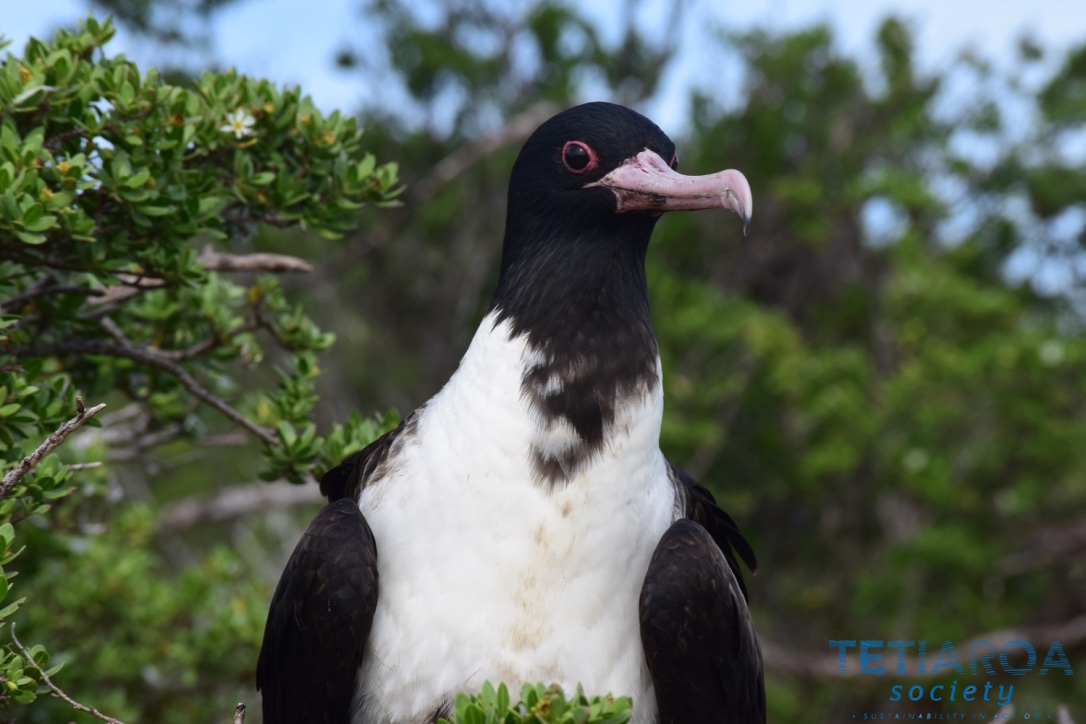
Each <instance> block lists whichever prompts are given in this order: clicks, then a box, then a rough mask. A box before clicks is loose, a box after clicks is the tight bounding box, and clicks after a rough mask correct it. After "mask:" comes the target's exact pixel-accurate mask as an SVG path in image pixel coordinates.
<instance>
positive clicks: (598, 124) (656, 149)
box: [509, 103, 754, 233]
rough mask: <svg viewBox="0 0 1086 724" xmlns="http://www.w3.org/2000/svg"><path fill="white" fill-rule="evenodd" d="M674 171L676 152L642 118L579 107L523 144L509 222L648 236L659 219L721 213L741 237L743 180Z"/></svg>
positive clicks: (746, 201)
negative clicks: (625, 229) (630, 229)
mask: <svg viewBox="0 0 1086 724" xmlns="http://www.w3.org/2000/svg"><path fill="white" fill-rule="evenodd" d="M677 166H678V155H677V153H676V150H675V144H674V143H673V142H672V141H671V139H670V138H668V137H667V135H666V134H665V133H664V132H663V131H661V130H660V128H659V127H658V126H657V125H656V124H655V123H653V122H652V121H650V120H649V119H648V118H645V117H644V116H642V115H641V114H640V113H637V112H636V111H632V110H630V109H629V108H625V107H623V106H619V105H615V104H613V103H585V104H584V105H580V106H576V107H574V108H570V109H568V110H566V111H563V112H561V113H559V114H558V115H556V116H554V117H553V118H551V119H550V120H548V121H546V122H545V123H543V125H541V126H540V127H539V128H538V129H537V130H536V131H535V132H534V133H533V134H532V135H531V137H530V138H529V139H528V141H527V142H526V143H525V144H524V148H523V149H521V152H520V155H519V156H518V158H517V161H516V163H515V164H514V166H513V174H512V178H511V179H510V183H509V218H510V221H511V222H513V221H514V220H518V221H523V222H525V223H528V222H535V223H542V225H544V226H545V227H548V228H554V227H555V226H561V225H562V224H563V223H564V224H567V225H573V224H576V225H579V226H580V228H589V227H595V226H598V225H602V226H614V225H618V226H627V225H630V224H633V225H643V226H647V228H648V229H649V231H651V228H652V226H653V225H654V223H655V220H656V219H657V218H658V217H659V216H660V215H661V214H662V213H663V212H665V211H680V210H697V209H712V208H727V209H731V210H732V211H734V212H735V213H737V214H739V216H740V217H741V218H742V219H743V224H744V233H745V232H746V230H747V228H748V227H749V224H750V216H751V213H752V211H753V207H754V203H753V198H752V196H751V192H750V185H749V184H748V183H747V180H746V178H745V177H744V176H743V174H742V173H740V172H739V171H735V170H731V169H729V170H727V171H720V172H719V173H714V174H711V175H708V176H685V175H683V174H680V173H679V172H678V171H677V170H676V168H677ZM540 217H542V218H540Z"/></svg>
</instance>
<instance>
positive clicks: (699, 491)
mask: <svg viewBox="0 0 1086 724" xmlns="http://www.w3.org/2000/svg"><path fill="white" fill-rule="evenodd" d="M667 468H668V475H669V476H670V477H671V482H672V483H674V485H675V488H676V490H677V491H678V493H679V495H680V496H681V497H682V498H683V499H684V500H685V502H686V517H687V518H689V519H690V520H693V521H697V522H698V523H700V524H701V527H702V528H704V529H705V530H707V531H708V532H709V535H711V536H712V537H713V540H714V541H716V544H717V545H718V546H720V550H721V552H722V553H723V554H724V558H725V559H726V560H727V561H728V567H729V568H731V569H732V573H734V574H735V580H736V581H738V582H739V588H740V589H741V590H742V591H743V598H744V600H745V599H746V597H747V585H746V583H744V582H743V572H742V571H741V570H739V560H737V558H736V557H737V556H738V558H739V559H742V561H743V563H745V564H746V565H747V568H748V569H749V570H750V572H751V573H757V572H758V557H757V556H755V555H754V549H753V548H751V547H750V543H748V542H747V539H746V538H744V537H743V534H742V533H741V532H740V530H739V526H738V525H736V523H735V521H734V520H732V517H731V516H730V515H728V514H727V513H726V512H724V509H723V508H721V507H720V506H719V505H717V502H716V498H714V497H713V494H712V493H710V492H709V490H708V489H707V488H706V487H705V486H704V485H702V484H701V483H699V482H698V481H697V480H694V478H692V477H690V475H689V474H688V473H687V472H686V471H685V470H683V469H682V468H680V467H679V466H678V465H676V464H675V463H673V462H671V461H670V460H669V461H668V463H667Z"/></svg>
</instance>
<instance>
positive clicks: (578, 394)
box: [491, 215, 659, 485]
mask: <svg viewBox="0 0 1086 724" xmlns="http://www.w3.org/2000/svg"><path fill="white" fill-rule="evenodd" d="M577 221H579V220H577V219H571V218H570V217H569V215H566V216H555V215H540V216H536V217H534V223H533V219H532V218H529V219H527V220H523V217H522V221H521V223H520V225H519V226H510V227H509V228H508V229H507V231H506V243H505V249H504V251H503V255H502V271H501V280H500V281H499V284H498V290H497V292H496V293H495V295H494V301H493V302H492V303H491V311H493V312H496V314H497V316H496V323H498V322H501V321H503V320H505V319H508V320H509V321H510V323H511V325H512V336H514V337H516V336H520V335H522V334H523V335H527V338H528V343H529V345H530V346H531V348H532V349H533V350H534V351H536V352H538V353H540V354H541V356H542V361H541V362H540V363H539V364H537V365H536V366H534V367H532V368H531V369H528V370H526V372H525V375H524V379H523V382H522V391H523V394H524V395H525V398H526V399H528V400H529V401H530V402H531V404H532V405H533V407H534V408H535V409H536V411H537V412H538V413H539V415H540V417H541V423H542V424H543V426H544V427H549V426H551V425H553V424H557V423H559V422H561V421H565V422H567V423H569V424H570V425H571V426H572V427H573V429H574V430H575V431H576V433H577V435H578V437H579V443H578V444H576V445H573V446H572V447H571V448H570V449H568V450H564V451H561V452H560V453H555V452H553V451H551V452H547V451H543V450H535V451H533V455H534V458H533V462H534V466H535V470H536V473H537V476H538V478H539V479H540V481H541V482H545V483H549V484H552V485H553V484H557V483H560V482H564V481H565V480H567V479H568V478H569V477H570V476H571V475H572V474H573V473H574V472H576V470H577V469H579V468H580V467H581V466H582V465H583V464H584V463H586V462H587V461H589V460H591V459H592V458H593V457H594V456H595V455H597V454H598V453H599V452H600V451H601V450H602V448H603V445H604V441H605V439H606V435H607V433H608V432H609V430H610V428H611V425H612V423H613V422H614V419H615V412H616V409H617V408H618V407H619V406H620V405H621V404H622V403H623V402H624V401H626V400H629V399H633V398H640V397H642V396H644V395H645V394H648V393H650V392H652V391H653V390H654V389H655V386H656V385H657V384H659V379H658V376H657V371H656V357H657V346H656V337H655V334H654V333H653V330H652V320H651V317H650V313H649V303H648V290H647V287H646V282H645V251H646V249H647V247H648V242H649V236H650V235H651V234H652V227H653V220H652V219H648V218H645V217H640V218H636V217H622V216H615V215H608V216H607V221H606V222H605V223H602V224H601V223H599V221H598V220H597V221H596V222H595V223H592V222H591V220H588V219H586V220H584V222H585V223H576V222H577ZM511 235H512V236H511Z"/></svg>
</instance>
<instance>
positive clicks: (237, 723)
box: [234, 702, 245, 724]
mask: <svg viewBox="0 0 1086 724" xmlns="http://www.w3.org/2000/svg"><path fill="white" fill-rule="evenodd" d="M234 724H245V705H244V704H242V703H240V702H239V703H238V705H237V707H236V708H235V709H234Z"/></svg>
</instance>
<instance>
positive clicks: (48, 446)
mask: <svg viewBox="0 0 1086 724" xmlns="http://www.w3.org/2000/svg"><path fill="white" fill-rule="evenodd" d="M75 404H76V410H77V411H78V412H77V414H76V416H75V417H73V418H72V419H71V420H68V421H67V422H65V423H64V424H63V425H61V426H60V427H58V428H57V429H56V432H54V433H53V434H51V435H50V436H49V437H47V438H46V439H45V442H43V443H42V444H41V445H39V446H38V449H37V450H35V451H34V452H32V453H30V454H29V455H27V456H26V457H25V458H23V460H22V462H20V463H19V464H18V465H16V466H15V468H13V469H12V470H9V471H8V473H7V474H6V475H4V480H3V482H2V483H0V500H3V499H4V498H6V497H8V493H10V492H11V489H12V488H14V487H15V486H16V485H17V484H18V483H19V481H20V480H22V479H23V477H24V476H25V475H26V474H27V473H29V472H30V471H31V470H33V469H34V468H35V467H36V466H37V464H38V463H40V462H41V461H42V458H44V457H45V456H46V455H48V454H49V453H51V452H53V450H54V449H56V447H57V446H58V445H60V444H61V443H62V442H64V440H65V438H67V437H68V436H69V435H71V434H72V433H73V432H75V431H76V430H78V429H79V428H80V427H82V425H83V423H85V422H86V421H87V420H89V419H91V418H92V417H94V416H95V415H97V414H98V413H99V412H101V411H102V410H103V409H105V406H106V403H104V402H103V403H101V404H99V405H95V406H94V407H92V408H90V409H87V408H86V407H84V406H83V398H82V397H76V398H75Z"/></svg>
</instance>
